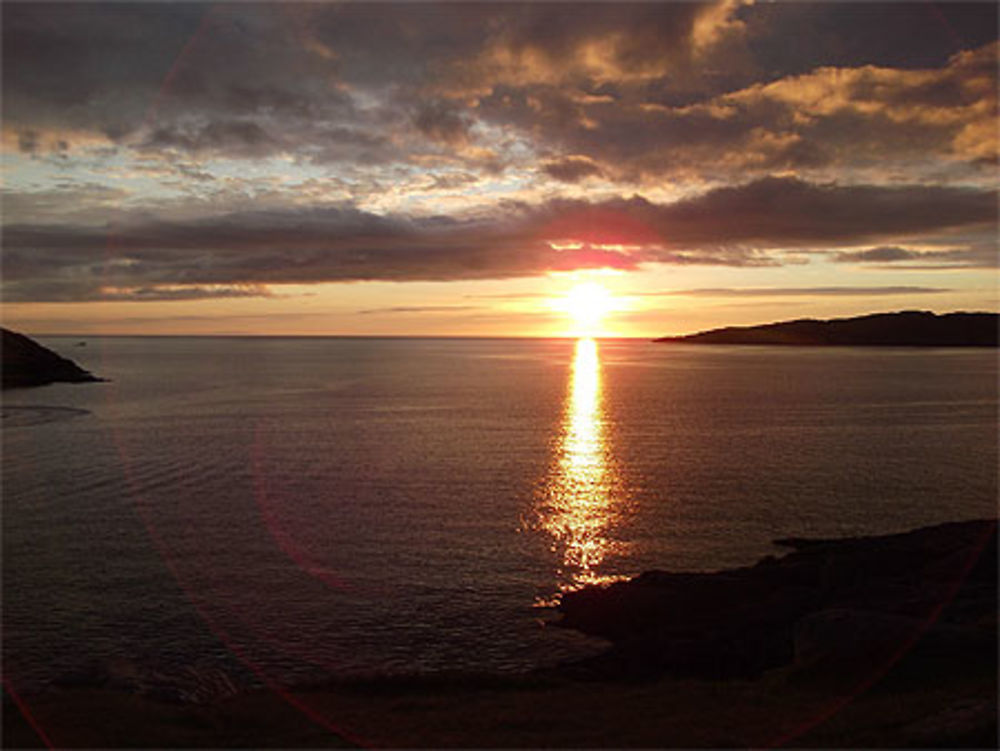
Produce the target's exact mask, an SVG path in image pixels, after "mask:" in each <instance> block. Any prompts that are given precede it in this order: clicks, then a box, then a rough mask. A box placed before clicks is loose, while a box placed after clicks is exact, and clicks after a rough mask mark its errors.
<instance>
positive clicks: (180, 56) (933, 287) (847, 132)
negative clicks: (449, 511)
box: [0, 0, 998, 336]
mask: <svg viewBox="0 0 1000 751" xmlns="http://www.w3.org/2000/svg"><path fill="white" fill-rule="evenodd" d="M0 8H2V22H3V89H2V94H3V131H2V133H3V157H2V159H3V162H2V165H3V166H2V169H3V183H2V185H3V188H2V191H3V205H2V208H3V267H2V271H3V288H2V295H3V297H2V299H3V319H4V324H5V325H8V326H11V327H14V328H19V329H22V330H25V331H28V332H33V333H57V332H58V333H93V332H107V333H132V332H142V333H218V334H224V333H268V334H277V333H282V334H447V335H479V334H481V335H527V336H531V335H550V334H563V333H570V331H569V329H570V327H571V322H570V321H568V320H567V316H566V314H565V312H564V311H562V310H561V309H560V305H559V301H560V299H562V298H564V297H565V296H566V295H567V293H568V292H569V291H570V290H572V289H573V288H574V287H576V286H577V285H580V284H585V283H586V284H596V285H600V286H601V287H603V288H604V289H606V290H608V291H609V294H610V296H611V298H610V299H611V301H612V304H611V307H612V308H613V310H612V311H611V312H610V313H609V315H608V316H607V317H606V318H605V319H604V320H603V322H602V324H601V333H605V334H617V335H629V336H651V335H659V334H667V333H682V332H687V331H693V330H697V329H701V328H706V327H710V326H719V325H727V324H733V323H757V322H766V321H771V320H778V319H785V318H793V317H802V316H815V317H830V316H837V315H855V314H861V313H866V312H875V311H885V310H899V309H904V308H908V309H913V308H919V309H930V310H936V311H942V312H943V311H948V310H958V309H965V310H997V307H998V290H997V278H998V277H997V265H998V248H997V150H998V119H997V60H998V43H997V6H996V5H995V4H994V3H992V2H985V3H974V4H963V3H953V2H928V1H920V0H914V1H913V2H896V3H887V4H878V3H869V2H865V3H861V2H854V3H850V2H840V3H787V4H786V3H761V2H758V3H755V4H749V3H744V2H739V1H738V0H723V1H721V2H712V3H704V4H697V3H655V2H647V3H641V4H635V5H629V4H622V3H614V4H611V3H607V4H585V3H579V2H572V3H533V4H514V3H503V4H489V3H470V4H459V3H444V4H424V3H407V4H389V3H365V4H333V3H324V4H306V5H298V4H291V3H278V4H267V3H232V2H229V3H218V4H210V3H191V4H183V3H169V4H157V3H128V2H125V3H114V4H111V3H108V4H103V3H73V4H66V5H63V4H54V3H41V2H25V3H19V2H11V1H10V0H5V2H4V3H3V4H2V6H0Z"/></svg>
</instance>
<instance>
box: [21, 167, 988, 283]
mask: <svg viewBox="0 0 1000 751" xmlns="http://www.w3.org/2000/svg"><path fill="white" fill-rule="evenodd" d="M996 201H997V195H996V192H995V191H981V190H974V189H968V188H945V187H931V186H899V187H892V188H887V187H879V186H840V185H836V184H822V185H815V184H810V183H806V182H803V181H800V180H796V179H792V178H768V179H765V180H759V181H756V182H752V183H748V184H746V185H742V186H736V187H732V188H720V189H716V190H712V191H708V192H706V193H704V194H702V195H700V196H696V197H693V198H690V199H687V200H684V201H679V202H675V203H671V204H656V203H653V202H651V201H648V200H647V199H645V198H642V197H640V196H633V197H632V198H627V199H626V198H621V199H610V200H607V201H603V202H588V201H583V200H568V199H557V200H551V201H547V202H544V203H541V204H537V205H529V204H524V203H520V204H518V203H508V204H501V205H500V206H499V207H494V208H492V209H484V210H483V211H481V212H479V213H477V214H476V215H474V216H473V215H470V216H468V217H464V218H462V217H448V216H441V215H434V216H406V215H403V214H386V215H380V214H375V213H371V212H366V211H362V210H360V209H358V208H356V207H354V206H351V205H348V204H343V205H339V206H332V207H331V206H327V207H323V208H286V209H281V210H278V209H275V210H269V211H264V210H261V211H243V212H234V213H229V214H223V215H210V216H204V217H200V218H193V219H186V220H181V219H176V220H172V221H168V220H166V219H158V218H151V217H150V216H149V215H146V214H137V215H134V216H132V217H130V218H126V219H124V220H122V221H121V222H120V223H118V224H116V225H114V226H113V227H99V226H93V225H88V224H83V223H77V224H57V223H49V224H17V225H10V226H7V227H5V228H4V231H3V238H2V239H3V246H4V287H3V289H4V295H5V299H7V300H8V301H30V300H35V301H37V300H49V299H61V300H64V299H72V296H73V295H74V294H76V295H77V296H78V299H99V295H100V294H101V293H100V290H102V289H104V288H128V289H151V290H158V289H159V290H163V289H166V288H171V287H178V288H191V287H194V288H201V287H221V288H225V287H236V286H240V285H251V286H254V285H257V286H260V285H272V284H288V283H296V284H309V283H320V282H338V281H341V282H343V281H362V280H382V281H413V280H425V281H428V280H434V281H447V280H457V279H505V278H512V277H525V276H535V275H539V274H545V273H547V272H551V271H569V270H575V269H596V268H613V269H619V270H623V271H629V270H636V269H638V268H640V267H641V266H642V265H644V264H649V263H666V264H716V265H728V266H767V265H779V264H781V263H782V262H783V256H782V254H783V253H784V252H785V251H787V250H790V249H795V248H802V249H808V250H816V249H817V248H820V249H821V248H823V247H829V248H831V249H833V248H843V247H844V246H850V245H855V246H857V245H862V244H864V243H865V242H868V241H872V240H875V241H879V240H883V239H884V240H889V241H893V240H896V241H898V240H899V239H900V238H909V237H917V238H924V239H926V238H933V237H934V236H935V235H936V234H940V233H943V232H954V231H957V230H962V231H963V232H966V233H967V234H968V235H969V236H970V237H974V236H975V233H976V232H979V233H982V234H983V235H984V237H986V238H987V239H986V240H983V244H982V246H981V247H982V248H983V249H988V248H989V247H991V245H990V243H991V241H990V240H989V238H991V237H994V236H995V227H996V211H997V205H996ZM992 247H995V245H994V246H992ZM942 252H946V251H942ZM980 252H985V251H980ZM922 257H923V256H922ZM956 258H958V257H957V256H956Z"/></svg>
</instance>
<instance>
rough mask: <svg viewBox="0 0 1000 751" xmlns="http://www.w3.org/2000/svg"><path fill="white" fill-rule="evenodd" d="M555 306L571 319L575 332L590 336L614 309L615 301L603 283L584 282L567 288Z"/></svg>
mask: <svg viewBox="0 0 1000 751" xmlns="http://www.w3.org/2000/svg"><path fill="white" fill-rule="evenodd" d="M556 307H557V308H558V309H560V310H563V311H565V312H566V313H567V314H568V315H569V317H570V318H571V319H572V320H573V324H574V333H575V334H577V335H578V336H592V335H594V334H597V333H599V332H598V329H599V328H600V325H601V322H602V321H603V320H604V317H605V316H606V315H607V314H608V313H610V312H611V311H612V310H614V308H615V301H614V298H613V297H612V295H611V293H610V292H609V291H608V290H607V289H606V288H605V287H604V286H603V285H601V284H598V283H597V282H584V283H581V284H577V285H576V286H575V287H573V288H572V289H571V290H569V292H568V293H566V296H565V297H563V298H561V299H559V300H558V301H557V303H556Z"/></svg>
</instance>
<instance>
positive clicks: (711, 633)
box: [560, 520, 997, 678]
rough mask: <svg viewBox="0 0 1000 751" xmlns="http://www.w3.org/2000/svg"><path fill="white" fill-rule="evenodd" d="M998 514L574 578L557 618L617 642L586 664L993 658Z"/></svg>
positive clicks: (639, 669) (744, 669)
mask: <svg viewBox="0 0 1000 751" xmlns="http://www.w3.org/2000/svg"><path fill="white" fill-rule="evenodd" d="M996 526H997V524H996V521H992V520H988V521H970V522H956V523H950V524H943V525H940V526H936V527H928V528H925V529H920V530H916V531H914V532H909V533H906V534H898V535H888V536H880V537H861V538H848V539H842V540H799V539H788V540H779V541H776V543H777V544H779V545H784V546H787V547H791V548H793V552H792V553H790V554H788V555H786V556H784V557H782V558H774V557H768V558H766V559H764V560H762V561H760V562H759V563H757V564H756V565H754V566H751V567H747V568H741V569H734V570H729V571H720V572H717V573H694V574H691V573H669V572H664V571H651V572H648V573H644V574H642V575H641V576H638V577H636V578H634V579H631V580H629V581H625V582H618V583H615V584H612V585H610V586H607V587H605V588H599V587H588V588H585V589H582V590H580V591H577V592H570V593H568V594H566V595H565V596H564V597H563V600H562V603H561V604H560V610H561V612H562V614H563V615H562V620H561V621H560V625H562V626H566V627H569V628H573V629H577V630H579V631H582V632H585V633H587V634H591V635H594V636H600V637H604V638H606V639H609V640H611V641H612V642H613V647H612V649H611V650H610V651H609V652H607V653H606V654H604V655H601V656H598V657H597V658H593V659H591V660H589V661H585V662H584V663H581V666H580V667H581V669H583V670H590V671H595V672H596V673H597V674H602V675H609V674H619V675H633V676H641V675H659V674H672V675H683V676H697V677H705V678H732V677H753V676H756V675H759V674H761V673H762V672H764V671H766V670H769V669H772V668H776V667H781V666H794V667H796V668H799V669H802V670H804V671H808V670H813V671H820V672H822V671H826V672H827V673H834V674H835V673H838V672H841V673H843V672H845V671H846V670H847V667H848V666H850V665H852V664H853V665H856V666H857V667H858V668H859V669H860V670H865V669H872V668H873V666H876V665H879V664H881V663H885V664H886V665H888V664H890V663H892V662H895V661H896V660H898V659H899V658H900V657H902V656H903V655H914V656H916V657H917V658H919V659H925V660H930V661H951V662H961V661H962V660H966V659H968V660H973V661H982V660H986V661H987V662H988V661H989V660H992V664H993V665H994V666H995V665H996V651H997V650H996V638H997V535H996Z"/></svg>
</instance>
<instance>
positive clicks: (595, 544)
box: [538, 338, 627, 592]
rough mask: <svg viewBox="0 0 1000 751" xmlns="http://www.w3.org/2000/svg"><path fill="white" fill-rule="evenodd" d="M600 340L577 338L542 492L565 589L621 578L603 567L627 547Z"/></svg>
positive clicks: (544, 519)
mask: <svg viewBox="0 0 1000 751" xmlns="http://www.w3.org/2000/svg"><path fill="white" fill-rule="evenodd" d="M607 433H608V431H607V418H606V416H605V411H604V393H603V384H602V380H601V361H600V356H599V353H598V347H597V342H595V341H594V340H593V339H590V338H584V339H579V340H577V343H576V350H575V355H574V358H573V366H572V371H571V373H570V380H569V385H568V389H567V394H566V403H565V408H564V412H563V419H562V425H561V430H560V434H559V438H558V443H557V445H556V448H555V452H554V457H553V463H552V467H551V470H550V472H549V475H548V477H547V478H546V481H545V483H544V485H543V486H542V488H541V491H540V498H539V509H538V512H539V520H540V527H541V528H542V529H543V530H544V531H545V532H546V533H548V535H550V537H551V541H552V551H553V552H555V553H556V554H557V555H558V557H559V558H558V564H557V571H556V579H557V582H556V583H557V587H558V590H559V591H561V592H564V591H568V590H573V589H579V588H580V587H582V586H584V585H587V584H596V583H603V582H607V581H612V580H614V579H617V578H620V577H618V576H613V575H610V574H609V573H608V572H606V571H604V567H603V564H604V563H605V562H606V559H607V558H608V557H609V556H612V555H617V554H620V553H622V552H623V543H622V542H621V541H620V540H618V539H615V537H616V536H615V534H614V533H615V531H616V530H617V528H618V527H619V526H620V525H621V523H622V521H623V516H624V514H625V512H626V509H627V498H626V493H625V491H624V488H623V483H622V478H621V475H620V473H619V471H618V467H617V465H616V463H615V461H614V456H613V453H612V450H611V446H610V442H609V439H608V435H607Z"/></svg>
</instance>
